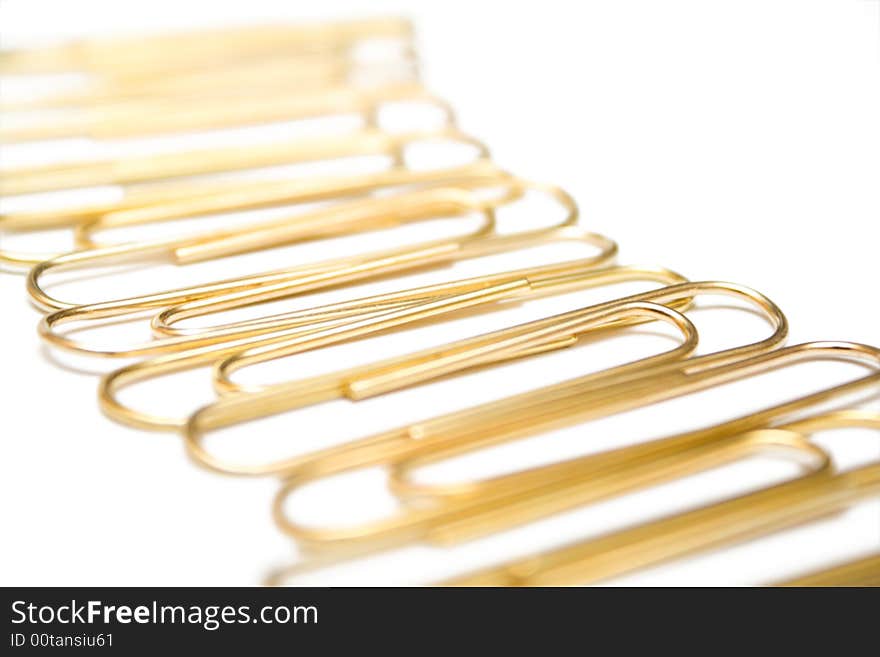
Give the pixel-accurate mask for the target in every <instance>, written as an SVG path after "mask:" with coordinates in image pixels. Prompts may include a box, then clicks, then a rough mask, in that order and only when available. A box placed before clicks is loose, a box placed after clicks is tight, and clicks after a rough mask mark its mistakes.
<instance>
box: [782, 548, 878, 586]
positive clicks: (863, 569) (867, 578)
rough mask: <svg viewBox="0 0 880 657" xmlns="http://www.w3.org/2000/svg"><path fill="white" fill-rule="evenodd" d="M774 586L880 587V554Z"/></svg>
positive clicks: (807, 574)
mask: <svg viewBox="0 0 880 657" xmlns="http://www.w3.org/2000/svg"><path fill="white" fill-rule="evenodd" d="M774 586H786V587H793V586H796V587H805V586H870V587H880V553H877V554H872V555H869V556H867V557H863V558H861V559H854V560H853V561H848V562H846V563H842V564H837V565H834V566H831V567H830V568H824V569H822V570H818V571H814V572H811V573H806V574H804V575H800V576H798V577H794V578H792V579H787V580H784V581H782V582H777V583H776V584H775V585H774Z"/></svg>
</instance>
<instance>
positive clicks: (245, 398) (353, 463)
mask: <svg viewBox="0 0 880 657" xmlns="http://www.w3.org/2000/svg"><path fill="white" fill-rule="evenodd" d="M594 276H596V277H598V276H601V271H600V272H596V273H595V274H594ZM615 280H620V279H619V277H618V278H616V279H615ZM700 294H725V295H730V296H733V297H736V298H740V299H744V300H746V301H749V302H751V303H752V304H754V305H755V306H756V307H757V308H758V309H759V310H760V311H761V312H762V314H764V315H765V318H766V319H767V321H768V323H770V325H771V327H772V329H773V330H772V333H771V335H770V336H769V337H767V338H765V339H763V340H760V341H758V342H755V343H752V344H748V345H741V346H737V347H732V348H729V349H725V350H722V351H719V352H715V353H712V354H707V355H705V356H699V357H695V358H693V359H692V360H689V361H685V362H686V363H689V365H690V367H692V368H693V369H694V370H700V369H701V368H707V369H708V368H710V367H712V366H714V367H717V366H721V365H724V364H726V363H729V362H731V361H732V360H733V361H735V360H737V359H739V358H743V357H745V356H746V355H753V354H760V353H763V352H765V351H767V350H770V349H773V348H775V347H776V346H778V344H779V343H780V342H781V341H782V340H784V338H785V335H786V332H787V325H786V322H785V317H784V316H783V315H782V313H781V311H779V309H778V308H777V307H776V306H775V305H774V304H773V303H772V302H771V301H770V300H769V299H766V298H765V297H763V295H760V294H759V293H757V292H755V291H753V290H750V289H749V288H743V287H740V286H735V285H732V284H729V283H680V284H677V285H672V286H668V287H663V288H660V289H658V290H653V291H649V292H643V293H640V294H635V295H631V296H628V297H624V298H622V299H618V300H615V301H610V302H605V303H600V304H596V305H593V306H589V307H587V308H583V309H581V310H575V311H571V312H569V313H564V314H562V315H557V316H555V317H550V318H547V319H544V320H538V321H537V322H532V323H531V324H526V325H522V326H520V327H514V328H513V329H507V331H511V332H512V333H513V335H514V336H516V335H519V332H520V331H521V330H522V329H523V328H524V327H528V326H532V327H536V326H546V325H550V326H553V325H555V324H557V323H558V322H567V321H571V320H573V319H576V320H578V321H580V322H583V321H585V319H586V318H605V319H606V320H607V321H605V322H602V323H600V324H596V325H593V324H588V325H586V327H585V328H583V329H581V331H582V332H583V333H584V334H588V333H589V332H590V331H596V330H600V329H601V330H608V329H610V328H620V327H622V326H626V325H628V324H629V322H626V321H620V318H619V317H611V318H610V319H609V318H608V313H614V312H615V311H617V310H619V309H621V308H626V307H628V305H629V304H633V303H636V304H640V303H653V304H657V303H659V304H664V305H667V304H674V303H690V302H691V300H692V299H693V298H694V297H695V296H698V295H700ZM505 338H507V333H505V332H504V331H502V332H496V333H490V334H486V335H484V336H479V337H477V338H475V339H472V340H465V341H461V342H458V343H453V344H450V345H447V346H446V347H443V348H440V349H437V348H435V349H432V350H428V351H424V352H417V353H414V354H409V355H407V356H404V357H399V358H397V359H394V360H392V361H389V362H387V363H383V364H382V366H381V368H380V371H381V373H382V374H381V376H374V377H371V378H368V379H366V380H364V381H358V382H357V383H356V384H355V383H353V382H352V381H349V380H348V378H349V377H351V376H354V377H356V378H357V376H358V375H357V373H356V372H355V373H336V374H334V375H330V376H329V377H326V378H324V377H321V378H318V379H316V380H307V381H291V382H289V383H281V384H274V385H271V386H267V387H265V388H264V389H262V390H259V391H254V390H252V389H248V393H247V394H233V395H230V396H227V397H225V398H221V399H219V400H217V401H215V402H213V403H211V404H209V405H208V406H205V407H203V408H202V409H200V410H199V411H197V412H196V413H194V414H193V415H192V416H191V417H190V418H189V421H188V422H187V423H186V424H185V425H184V427H183V431H184V436H185V438H186V441H187V444H188V447H189V449H190V452H191V454H192V455H193V456H194V458H196V459H197V460H198V461H199V462H200V463H203V464H204V465H206V466H208V467H210V468H212V469H215V470H219V471H221V472H227V473H230V474H248V475H257V474H259V475H266V474H279V475H282V476H290V475H297V476H304V475H307V474H308V473H309V472H310V471H313V470H315V471H320V472H336V471H339V470H340V469H348V468H352V467H362V466H365V465H370V464H381V463H384V462H386V461H387V460H388V459H389V458H392V457H393V458H399V457H401V456H402V455H403V454H405V453H407V452H409V451H410V450H413V449H414V448H415V447H416V445H415V444H414V441H413V439H412V436H414V435H418V436H419V440H418V442H419V444H420V445H426V446H427V445H435V444H437V443H444V444H446V445H449V444H450V443H452V444H455V445H457V448H458V449H473V448H476V447H477V446H483V445H486V444H490V443H492V442H494V441H493V436H495V434H492V432H480V431H479V428H480V427H481V426H483V425H484V421H485V422H488V418H489V417H491V418H492V422H497V423H498V424H499V426H500V425H504V423H505V422H504V419H505V418H506V417H508V413H510V416H509V417H510V418H518V419H521V418H522V412H523V410H524V409H529V408H534V407H535V404H536V402H542V401H546V400H548V399H549V400H553V399H554V398H555V399H562V400H566V399H567V398H568V396H569V395H568V394H567V391H568V389H569V388H571V389H575V390H577V391H578V392H579V393H581V394H587V392H588V391H592V392H593V394H595V395H596V396H601V394H602V391H603V390H605V389H606V388H608V389H615V388H614V386H613V385H612V384H614V383H618V384H620V385H621V386H624V387H629V386H632V387H633V388H636V389H637V385H636V384H634V383H631V381H630V379H634V378H636V377H637V375H638V373H643V374H644V373H651V372H653V371H654V369H655V368H658V369H662V368H664V367H665V366H664V365H663V364H654V365H652V364H651V363H652V362H653V361H651V362H648V363H640V364H639V366H638V367H636V366H623V367H622V368H614V369H612V370H609V371H607V372H606V373H604V374H591V375H587V376H585V377H581V378H578V379H573V380H571V381H566V382H563V383H561V384H557V385H554V386H550V387H549V388H543V389H538V390H536V391H534V392H532V393H525V394H523V395H518V396H515V397H513V398H511V399H509V400H501V401H499V402H495V403H494V405H492V404H490V405H488V407H482V408H480V409H477V410H474V409H469V410H466V411H463V412H461V413H460V414H458V415H457V416H456V414H452V415H451V416H450V418H453V419H452V422H455V420H456V419H457V420H459V421H460V422H461V424H460V425H459V430H458V431H455V430H452V431H449V432H445V433H444V431H442V430H440V431H439V432H436V433H435V432H434V431H432V430H431V429H430V427H429V426H428V425H430V424H431V423H430V422H429V423H427V424H426V425H420V426H419V427H418V428H417V429H412V428H411V427H404V428H399V429H393V430H390V431H387V432H383V433H381V434H378V435H375V436H370V437H368V438H363V439H360V440H357V441H354V442H351V443H349V444H348V445H347V446H344V447H341V448H329V449H327V450H322V451H319V452H316V453H312V454H308V455H305V456H300V457H295V458H292V459H284V460H281V461H277V462H273V463H263V464H259V465H244V464H236V463H228V462H225V461H222V460H220V459H218V458H216V457H215V456H213V455H212V454H210V453H209V452H208V451H207V450H206V448H205V447H204V445H203V441H204V438H205V436H206V434H208V433H209V432H211V431H214V430H218V429H221V428H224V427H228V426H230V425H234V424H238V423H240V422H243V421H246V420H251V419H254V418H258V417H262V416H265V415H270V414H276V413H280V412H284V411H287V410H294V409H297V408H300V407H301V406H303V405H304V404H306V403H312V402H313V400H314V399H321V400H326V399H333V398H339V397H346V398H348V399H351V400H358V399H363V398H366V397H368V396H371V395H375V394H381V393H383V392H387V391H389V390H395V389H400V388H403V387H406V386H408V385H411V384H412V383H420V382H424V381H428V380H430V379H432V378H436V377H437V376H440V375H444V374H448V373H449V370H447V369H444V367H445V365H446V364H447V363H448V365H449V366H450V367H453V369H452V370H451V371H461V370H463V369H465V368H466V367H467V363H468V360H467V354H469V353H470V352H469V351H468V350H469V349H470V348H471V347H472V343H473V340H476V344H477V345H478V346H479V348H480V349H481V350H485V351H488V352H489V353H491V352H492V349H493V348H494V347H492V345H493V344H495V343H496V342H497V343H498V345H499V346H498V347H497V348H502V347H503V344H504V342H503V340H504V339H505ZM307 339H308V336H306V338H305V339H303V338H300V339H296V338H294V339H292V340H291V341H289V343H288V344H284V343H282V344H280V345H274V344H272V345H268V346H267V347H265V349H266V350H267V351H270V352H273V355H275V354H274V352H276V349H277V348H278V347H280V349H281V350H282V351H283V352H284V353H285V354H286V355H290V354H292V353H297V352H298V351H300V350H302V345H303V343H306V344H307V342H306V340H307ZM575 342H576V336H570V337H569V339H568V340H567V341H563V342H559V343H558V344H554V347H559V346H570V345H571V344H574V343H575ZM260 349H262V348H256V349H248V350H245V351H241V352H240V353H238V354H234V355H232V356H229V357H228V358H227V359H226V360H221V361H218V362H217V364H215V366H214V369H215V376H216V377H217V379H218V382H219V383H221V385H225V384H227V383H228V378H225V377H226V374H228V368H229V367H230V366H231V365H234V364H236V363H246V362H247V359H248V358H249V357H253V356H254V355H256V356H257V357H258V359H259V358H260ZM462 350H464V351H463V352H462ZM255 352H256V353H255ZM447 352H448V353H450V354H459V353H460V352H461V353H464V354H466V355H465V356H464V357H462V356H454V357H452V360H451V361H446V360H444V358H443V355H444V354H446V353H447ZM478 353H482V352H478ZM688 353H690V352H688ZM459 359H461V360H459ZM676 360H677V359H676ZM675 365H676V364H675V363H668V364H667V366H668V367H670V368H673V367H675ZM137 367H138V366H137V364H135V365H133V366H131V370H130V374H134V373H136V372H137ZM112 376H113V375H112V374H111V375H110V377H112ZM105 381H108V380H107V379H105ZM107 391H108V389H107V387H106V385H105V387H103V388H102V395H103V394H105V393H106V392H107ZM116 392H117V393H118V389H117V390H116ZM315 395H318V397H315ZM626 403H627V404H636V405H638V397H637V396H635V395H634V396H633V397H631V398H630V399H628V401H627V402H626ZM501 407H503V410H501ZM483 412H485V414H484V413H483ZM446 421H447V418H446V417H443V418H439V419H437V423H438V424H440V425H441V426H442V427H445V426H446V424H447V422H446ZM462 426H465V427H466V426H473V427H474V431H473V432H468V431H466V430H464V431H463V430H461V428H460V427H462ZM522 426H523V427H525V426H526V425H525V424H523V425H522ZM422 428H425V429H427V431H425V432H422ZM463 434H466V435H463ZM497 438H498V440H499V441H500V440H506V439H510V436H507V435H498V436H497Z"/></svg>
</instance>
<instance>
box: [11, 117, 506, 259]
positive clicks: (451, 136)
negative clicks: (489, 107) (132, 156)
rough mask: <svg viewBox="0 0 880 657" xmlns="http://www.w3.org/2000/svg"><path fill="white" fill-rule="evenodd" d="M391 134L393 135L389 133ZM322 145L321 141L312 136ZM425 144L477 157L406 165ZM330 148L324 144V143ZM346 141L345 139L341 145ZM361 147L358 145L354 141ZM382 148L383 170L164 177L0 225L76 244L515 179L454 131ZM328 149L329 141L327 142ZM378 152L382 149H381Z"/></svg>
mask: <svg viewBox="0 0 880 657" xmlns="http://www.w3.org/2000/svg"><path fill="white" fill-rule="evenodd" d="M389 138H390V137H389ZM313 143H314V144H317V143H318V142H313ZM427 144H446V145H451V146H455V147H459V146H461V147H465V148H470V149H472V150H473V151H474V152H475V153H476V157H475V158H474V159H473V160H472V161H469V162H466V163H463V164H460V165H457V166H450V167H443V168H438V169H424V170H419V169H413V168H411V167H410V166H408V164H407V155H408V153H409V152H410V149H413V148H417V147H419V146H420V145H427ZM324 146H326V144H325V145H324ZM340 146H341V145H340ZM355 146H356V145H355ZM387 146H388V149H386V150H384V151H382V152H381V154H382V155H383V156H385V157H388V158H389V159H390V161H391V163H392V164H391V166H390V167H388V168H387V169H385V170H382V171H377V172H372V173H364V174H358V175H342V176H323V177H298V178H293V179H286V180H262V181H260V180H258V181H224V182H204V181H195V182H192V181H190V182H186V183H164V184H157V185H150V186H148V187H146V188H142V187H133V188H132V187H125V188H124V189H123V191H124V196H123V198H122V199H121V200H119V201H113V202H109V203H99V204H90V205H86V206H78V207H72V208H63V209H53V210H40V211H27V212H13V213H7V214H5V215H0V230H9V231H17V232H22V231H38V230H44V229H51V228H61V227H68V226H69V227H73V229H74V240H75V243H76V245H77V247H78V248H80V249H82V248H88V249H96V248H98V247H100V246H108V245H106V244H102V243H100V242H97V241H96V240H95V239H94V234H95V233H96V232H99V231H103V230H107V229H112V228H116V227H121V226H137V225H143V224H152V223H156V222H163V221H174V220H181V219H191V218H196V217H203V216H206V215H211V214H217V213H223V212H233V211H240V210H252V209H258V208H266V207H272V206H278V205H286V204H296V203H307V202H314V201H324V200H334V199H351V198H355V197H360V196H363V195H369V194H373V193H375V192H378V191H382V190H393V189H394V188H398V187H399V188H402V189H406V188H410V187H412V188H419V187H435V186H442V185H458V186H463V187H469V186H473V185H480V184H482V185H491V184H492V183H493V182H496V183H499V184H501V183H503V182H504V181H505V179H507V178H510V176H509V174H507V173H505V172H503V171H502V170H500V169H499V168H498V167H497V166H495V165H494V164H493V163H492V162H491V161H490V160H489V159H488V157H487V156H488V153H487V151H486V149H485V147H484V146H483V145H482V144H480V143H479V142H477V141H475V140H473V139H471V138H470V137H467V136H465V135H462V134H459V133H456V132H455V131H448V132H440V133H428V134H420V135H409V136H401V137H400V138H399V139H397V138H394V139H393V140H392V141H391V142H389V143H388V144H387ZM322 148H323V147H322ZM377 153H379V151H377ZM313 155H314V156H315V157H318V156H319V155H320V157H322V158H323V157H324V156H327V158H326V159H333V158H336V157H337V156H340V157H343V158H344V157H346V155H345V154H344V153H343V152H342V151H336V152H335V153H334V150H333V149H329V150H322V151H321V152H320V153H318V152H315V153H313V154H312V155H309V154H308V153H307V152H306V151H305V150H304V151H303V152H301V153H300V154H299V156H300V157H302V158H303V160H304V161H307V160H309V159H311V158H312V157H313ZM61 255H63V254H60V253H54V254H36V253H23V252H15V251H10V250H0V264H5V265H7V266H9V267H12V268H23V267H27V268H30V267H33V266H35V265H37V264H40V263H41V262H44V261H47V260H51V259H53V258H57V257H59V256H61Z"/></svg>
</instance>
